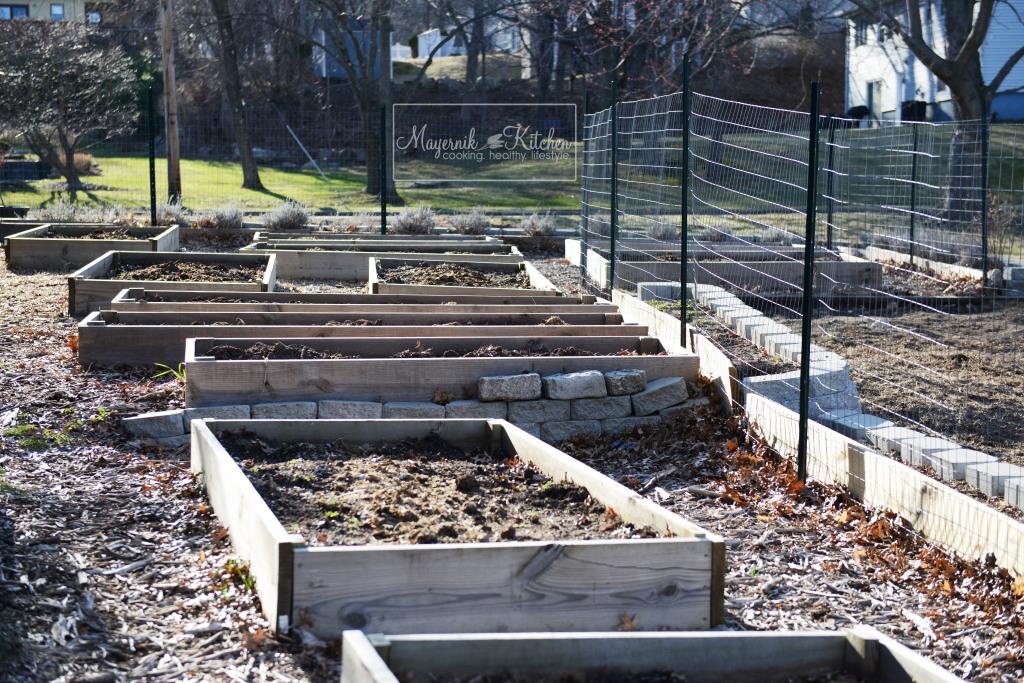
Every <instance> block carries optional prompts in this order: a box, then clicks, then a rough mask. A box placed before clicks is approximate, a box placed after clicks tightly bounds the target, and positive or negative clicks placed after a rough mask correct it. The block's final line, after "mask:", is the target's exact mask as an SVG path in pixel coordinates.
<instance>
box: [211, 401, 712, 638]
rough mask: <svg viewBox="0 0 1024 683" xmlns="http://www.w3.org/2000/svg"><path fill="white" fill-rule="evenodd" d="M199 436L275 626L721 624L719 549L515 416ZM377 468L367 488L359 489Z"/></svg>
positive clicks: (216, 428) (323, 630)
mask: <svg viewBox="0 0 1024 683" xmlns="http://www.w3.org/2000/svg"><path fill="white" fill-rule="evenodd" d="M192 430H193V434H194V439H195V442H194V443H195V449H194V450H193V452H192V467H193V470H194V471H196V472H197V473H199V474H200V475H201V477H202V481H203V484H204V486H205V488H206V491H207V495H208V496H209V499H210V501H211V503H212V507H213V511H214V513H215V514H216V515H217V516H218V518H219V519H220V520H221V523H222V524H224V525H225V527H226V528H227V529H228V531H229V533H230V536H231V538H232V542H233V544H234V546H235V549H236V551H237V552H238V553H239V554H240V555H241V556H242V557H243V558H244V559H246V560H247V561H248V562H249V566H250V570H251V572H252V575H253V577H254V579H255V587H256V590H257V591H258V592H259V594H260V597H261V602H262V605H263V610H264V613H265V614H266V615H267V617H268V619H269V621H270V623H271V624H273V625H274V627H275V628H282V629H283V628H286V627H288V626H289V625H293V624H299V623H302V624H303V625H304V626H305V627H306V628H308V629H310V630H312V631H313V632H314V633H315V634H316V635H317V636H318V637H320V638H337V637H338V636H340V635H341V632H342V631H344V630H346V629H350V628H358V629H365V630H367V631H370V632H386V633H410V632H419V631H422V630H424V629H427V630H430V631H435V632H436V631H438V630H441V631H446V632H452V631H455V632H458V631H467V630H468V631H481V632H487V631H510V630H511V631H522V630H531V631H532V630H545V631H547V630H607V629H611V628H614V627H615V626H616V624H618V623H619V622H620V620H621V615H622V610H623V606H624V605H635V606H636V609H638V610H639V611H640V612H641V613H642V614H643V617H644V619H645V622H644V623H647V624H650V626H651V627H652V628H653V627H656V626H657V625H662V626H664V627H668V628H683V629H686V628H707V627H709V626H712V625H714V624H715V623H717V622H718V620H719V619H720V618H721V613H720V611H719V609H720V604H721V600H722V595H721V586H722V583H721V576H722V572H723V570H724V564H723V563H722V557H723V555H722V552H723V549H724V546H723V545H722V542H721V540H720V539H718V538H717V537H715V536H713V535H710V534H708V533H707V532H705V531H704V530H703V529H701V528H700V527H697V526H695V525H693V524H690V523H689V522H687V521H686V520H684V519H682V518H681V517H678V516H676V515H673V514H671V513H668V512H667V511H665V510H664V509H662V508H660V507H659V506H657V505H655V504H654V503H651V502H650V501H648V500H646V499H644V498H643V497H641V496H638V495H636V494H634V493H632V492H630V491H628V490H627V489H625V488H624V487H622V486H621V485H619V484H617V483H615V482H614V481H612V480H610V479H608V478H606V477H604V476H603V475H601V474H599V473H598V472H597V471H596V470H592V469H591V468H589V467H587V466H585V465H583V464H582V463H579V462H577V461H575V460H573V459H572V458H570V457H568V456H566V455H565V454H564V453H562V452H560V451H558V450H556V449H555V448H553V447H551V446H548V445H546V444H544V443H542V442H540V441H539V440H537V439H535V438H533V437H531V436H530V435H528V434H526V433H525V432H523V431H522V430H520V429H517V428H516V427H514V426H512V425H509V424H508V423H506V422H503V421H487V420H460V421H450V422H438V421H423V420H420V421H417V420H411V421H404V422H373V421H364V422H352V421H348V422H346V421H324V420H321V421H312V422H309V421H287V422H284V421H276V422H259V421H196V422H193V423H192ZM326 454H330V455H329V457H325V455H326ZM472 463H476V466H473V465H472ZM328 466H329V467H330V468H331V469H332V472H333V473H334V474H333V475H331V476H330V477H324V476H322V475H316V476H315V478H314V479H311V480H310V481H309V484H311V485H312V486H311V487H307V488H306V489H304V490H300V489H298V488H293V487H292V486H291V485H289V484H286V483H285V482H288V481H296V480H297V479H301V478H302V477H305V476H309V474H310V473H312V472H313V471H314V470H317V469H318V468H319V469H322V468H324V467H328ZM366 468H369V469H366ZM364 470H365V473H368V474H369V475H370V477H369V479H368V480H366V481H364V484H365V485H363V486H361V487H360V489H359V490H358V491H357V490H353V489H351V488H350V487H349V486H347V485H345V483H344V482H346V481H347V480H349V479H352V478H356V479H358V478H361V477H363V476H364V475H362V474H360V472H361V471H364ZM407 475H408V476H407ZM275 480H276V481H277V482H279V484H278V485H275V484H273V483H272V482H273V481H275ZM314 481H319V482H320V483H318V484H314ZM517 482H518V483H517ZM547 482H550V483H549V484H547V485H546V483H547ZM282 486H284V487H285V488H281V487H282ZM429 491H434V492H436V493H434V494H431V495H429V496H427V497H424V496H425V494H426V493H427V492H429ZM403 492H404V493H403ZM484 492H486V493H487V495H486V496H483V497H481V496H480V494H482V493H484ZM510 496H511V497H510ZM385 499H388V501H389V502H385ZM590 500H592V501H593V503H590V502H589V501H590ZM500 501H501V502H500ZM499 502H500V503H499ZM594 504H597V505H598V507H597V508H595V509H593V510H591V511H590V512H586V513H583V514H585V515H586V516H588V517H590V518H591V519H592V521H590V522H588V523H587V524H590V525H592V526H591V527H589V528H588V527H587V525H586V524H584V525H582V526H581V524H580V522H579V520H576V521H573V522H571V523H569V525H568V526H563V527H559V526H558V525H559V523H558V522H557V516H558V515H564V514H565V510H566V506H569V507H568V509H575V508H578V509H579V511H580V512H582V511H583V510H584V508H587V509H589V508H588V506H590V507H592V506H593V505H594ZM572 506H575V508H574V507H572ZM610 510H614V511H615V513H614V517H612V516H609V515H611V514H612V513H610V512H609V511H610ZM313 511H315V512H313ZM334 513H337V514H334ZM374 515H384V516H385V518H386V519H388V520H390V521H389V522H387V523H388V525H389V528H390V529H391V532H390V533H389V536H386V537H381V536H380V534H375V533H374V531H373V525H374V522H373V516H374ZM383 519H384V518H382V522H383ZM282 520H286V523H282ZM357 520H358V521H357ZM324 521H326V525H325V524H324V523H323V522H324ZM296 531H298V532H299V533H295V532H296ZM520 536H524V537H525V538H527V539H531V540H519V537H520ZM332 539H336V540H333V541H332ZM420 539H423V540H425V542H426V545H422V544H420V543H421V541H420ZM480 539H488V540H485V541H484V540H480ZM533 539H537V540H533ZM397 586H401V594H402V595H403V596H404V597H403V598H402V599H400V600H395V590H396V587H397ZM568 596H571V599H567V597H568ZM439 599H440V600H441V601H442V603H438V600H439ZM442 604H443V606H442ZM439 609H442V610H443V613H444V619H441V620H438V610H439Z"/></svg>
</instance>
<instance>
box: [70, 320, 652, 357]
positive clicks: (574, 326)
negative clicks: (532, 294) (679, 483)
mask: <svg viewBox="0 0 1024 683" xmlns="http://www.w3.org/2000/svg"><path fill="white" fill-rule="evenodd" d="M452 308H456V307H453V306H437V307H436V309H438V310H436V311H435V312H433V313H394V312H389V311H381V310H379V309H378V310H367V311H353V312H344V311H339V312H334V313H234V312H220V313H218V312H209V313H204V312H194V313H175V312H159V311H155V312H141V313H121V312H117V311H95V312H93V313H90V314H89V315H88V316H86V317H85V318H84V319H83V320H82V322H81V323H79V325H78V359H79V362H80V363H81V364H82V365H101V366H116V365H152V364H154V363H164V364H167V365H176V364H178V363H180V362H182V361H184V360H185V340H186V339H188V338H189V337H205V338H216V339H235V338H240V337H241V338H245V337H275V338H282V339H285V338H292V337H324V338H333V337H406V338H410V337H411V338H421V337H422V338H427V337H477V336H481V335H486V336H488V337H497V338H501V337H577V336H580V337H598V336H623V335H645V334H647V328H646V327H642V326H637V325H622V324H621V322H622V316H620V315H617V314H606V313H597V312H594V313H562V314H559V315H555V316H552V315H549V314H546V313H519V314H515V313H513V314H508V313H456V312H453V311H451V310H448V309H452ZM552 318H557V320H552ZM566 343H569V342H566Z"/></svg>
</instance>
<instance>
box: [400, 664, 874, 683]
mask: <svg viewBox="0 0 1024 683" xmlns="http://www.w3.org/2000/svg"><path fill="white" fill-rule="evenodd" d="M579 665H580V667H581V668H582V667H584V666H586V662H579ZM398 680H399V681H401V683H686V682H687V681H688V680H690V679H689V678H688V677H687V676H686V674H684V673H676V672H672V671H643V672H637V673H632V672H623V671H616V670H614V669H610V670H598V671H588V672H586V673H585V674H582V675H577V674H570V675H567V676H538V675H537V674H516V673H511V672H504V673H498V674H472V675H464V676H448V675H444V674H441V675H438V674H432V673H424V672H408V673H400V674H399V675H398ZM760 680H761V681H762V683H860V682H861V681H863V679H862V678H860V677H858V676H855V675H853V674H848V673H843V672H833V673H822V674H817V675H812V676H778V677H772V676H768V675H765V677H764V678H762V679H760Z"/></svg>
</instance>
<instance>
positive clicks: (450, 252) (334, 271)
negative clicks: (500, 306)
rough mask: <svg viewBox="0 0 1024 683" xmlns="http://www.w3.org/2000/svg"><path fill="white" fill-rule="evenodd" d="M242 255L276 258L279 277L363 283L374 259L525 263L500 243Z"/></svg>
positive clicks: (326, 247)
mask: <svg viewBox="0 0 1024 683" xmlns="http://www.w3.org/2000/svg"><path fill="white" fill-rule="evenodd" d="M385 245H386V248H385ZM241 251H242V253H250V252H252V253H257V254H276V255H277V264H278V265H277V268H278V273H279V275H280V276H281V277H305V278H332V279H339V280H363V281H365V280H367V278H369V275H370V265H369V259H370V258H373V257H377V258H396V259H416V260H418V261H423V262H434V261H438V262H445V263H461V262H475V263H521V262H522V261H523V256H522V254H520V253H519V250H518V249H516V248H515V247H511V246H508V245H505V244H501V243H500V242H485V243H470V242H436V243H430V242H428V243H423V242H401V243H398V244H394V245H391V244H387V243H386V242H382V241H376V242H371V243H369V244H365V243H364V244H359V245H349V244H339V243H335V242H324V243H322V244H320V243H317V242H299V243H292V242H254V243H253V244H250V245H247V246H246V247H244V248H243V249H242V250H241Z"/></svg>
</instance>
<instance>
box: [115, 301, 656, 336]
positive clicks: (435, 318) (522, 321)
mask: <svg viewBox="0 0 1024 683" xmlns="http://www.w3.org/2000/svg"><path fill="white" fill-rule="evenodd" d="M391 308H393V309H394V310H387V307H371V306H365V307H363V306H355V307H353V309H346V308H344V307H343V306H341V307H338V309H337V310H336V311H334V312H328V313H320V312H302V311H300V312H277V311H268V312H263V311H256V312H234V311H225V312H221V311H219V310H217V309H216V308H214V309H213V310H210V311H195V312H180V311H173V310H172V311H161V310H158V309H157V308H155V307H154V309H153V310H149V309H145V310H142V311H127V312H120V311H101V312H100V313H99V316H98V317H97V320H102V321H104V322H106V323H107V324H122V325H194V324H203V323H205V324H209V323H224V322H226V323H232V324H237V325H307V326H313V325H326V324H328V323H332V322H334V323H337V322H339V321H345V320H357V319H367V320H374V321H380V322H381V325H383V326H395V325H405V326H408V325H420V326H426V325H445V324H447V323H452V322H457V323H460V324H462V325H466V326H482V327H484V328H487V327H490V326H494V325H505V326H509V325H519V326H542V327H581V326H621V322H622V321H621V317H622V316H619V315H615V314H610V313H599V312H589V311H587V312H583V313H570V312H566V313H562V312H551V311H545V312H531V313H518V312H511V313H507V312H506V311H505V310H502V308H506V309H507V308H514V307H512V306H507V307H499V308H498V309H497V310H496V311H495V312H493V313H463V312H462V308H463V307H461V306H434V307H433V310H432V311H424V312H408V313H407V312H403V310H402V309H403V308H405V307H403V306H393V307H391ZM588 308H591V307H588ZM361 309H362V310H361ZM553 316H557V317H558V318H559V320H561V321H562V323H564V324H555V323H552V324H549V325H542V323H543V322H544V321H545V320H549V319H550V318H552V317H553ZM641 328H644V329H646V326H644V325H632V326H629V327H625V328H624V329H620V332H621V333H622V334H623V335H627V334H633V333H636V331H637V330H639V329H641ZM192 336H204V335H192ZM252 336H255V335H252ZM310 336H316V335H310ZM397 336H415V335H397ZM452 336H456V335H452ZM584 336H586V335H584Z"/></svg>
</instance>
